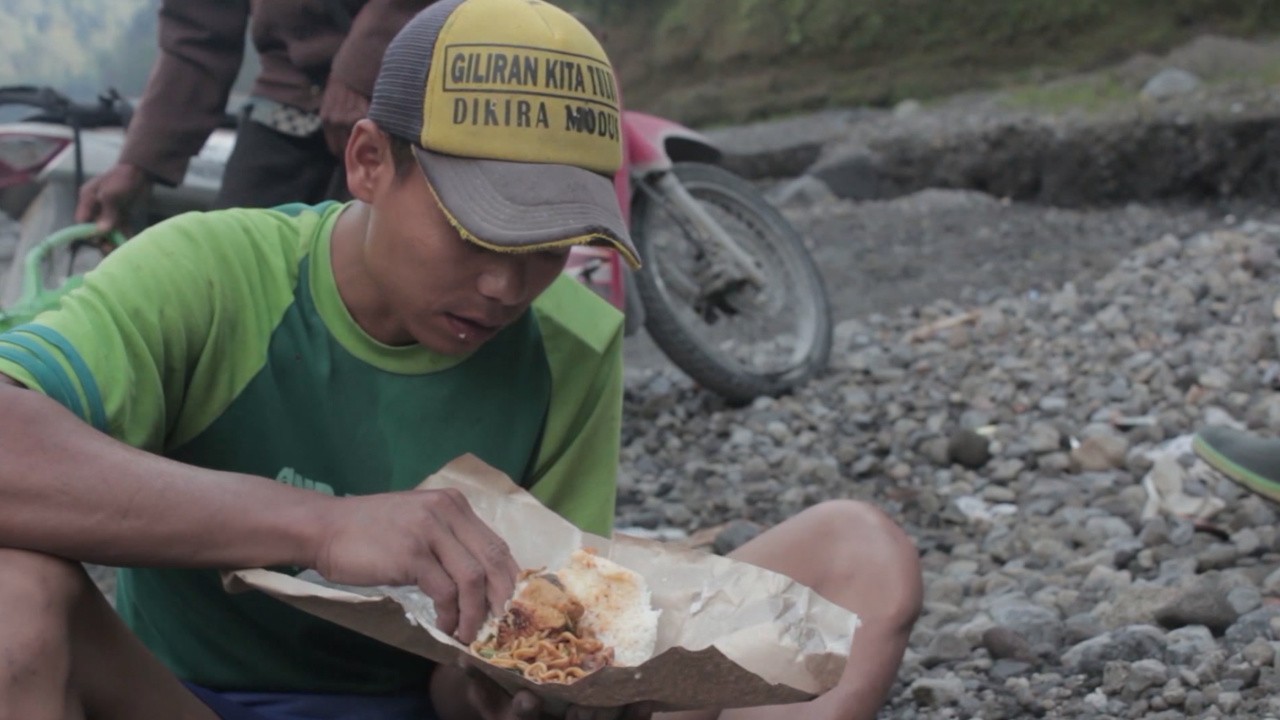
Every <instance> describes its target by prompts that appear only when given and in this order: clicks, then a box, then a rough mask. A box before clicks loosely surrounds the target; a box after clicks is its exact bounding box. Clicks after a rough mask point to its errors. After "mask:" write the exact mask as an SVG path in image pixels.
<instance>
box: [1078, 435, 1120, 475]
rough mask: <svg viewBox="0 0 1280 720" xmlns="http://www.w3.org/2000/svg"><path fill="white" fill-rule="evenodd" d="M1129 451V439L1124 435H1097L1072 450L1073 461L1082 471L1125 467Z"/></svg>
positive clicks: (1099, 470)
mask: <svg viewBox="0 0 1280 720" xmlns="http://www.w3.org/2000/svg"><path fill="white" fill-rule="evenodd" d="M1128 453H1129V441H1128V440H1127V439H1125V438H1124V437H1123V436H1120V435H1095V436H1093V437H1087V438H1085V439H1084V440H1081V441H1080V445H1079V446H1077V447H1075V448H1073V449H1072V450H1071V461H1072V463H1073V464H1074V465H1075V467H1076V468H1077V469H1079V470H1080V471H1082V472H1103V471H1105V470H1112V469H1115V468H1122V467H1124V464H1125V458H1126V456H1127V455H1128Z"/></svg>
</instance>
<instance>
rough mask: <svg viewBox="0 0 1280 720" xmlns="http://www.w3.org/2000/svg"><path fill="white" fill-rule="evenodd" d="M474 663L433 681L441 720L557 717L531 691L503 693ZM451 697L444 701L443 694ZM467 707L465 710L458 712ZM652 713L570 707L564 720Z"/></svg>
mask: <svg viewBox="0 0 1280 720" xmlns="http://www.w3.org/2000/svg"><path fill="white" fill-rule="evenodd" d="M476 662H480V661H478V660H475V659H470V658H469V659H466V660H464V661H463V664H462V665H460V666H456V667H449V666H445V665H441V666H439V667H437V668H436V670H435V672H434V673H432V677H431V698H432V702H433V703H434V704H435V706H436V709H437V711H439V712H440V715H441V717H444V718H453V717H457V716H459V715H460V714H465V715H466V716H468V717H479V718H480V720H548V719H550V718H554V717H557V716H554V715H550V714H548V713H545V712H543V706H542V701H541V700H540V699H539V698H538V696H537V695H535V694H533V693H532V692H530V691H528V690H519V691H517V692H516V693H515V694H514V695H512V694H509V693H508V692H507V691H506V690H503V689H502V687H501V686H499V685H498V684H497V683H495V682H494V681H492V680H490V679H489V678H488V677H486V676H485V675H484V673H482V672H480V671H479V670H478V669H476V668H475V667H474V663H476ZM446 693H447V694H449V695H450V696H451V697H442V695H443V694H446ZM460 705H465V707H466V710H465V711H463V710H459V706H460ZM652 714H653V713H652V710H651V709H650V708H649V707H648V706H647V705H629V706H627V707H619V708H591V707H584V706H581V705H574V706H570V707H569V709H568V710H567V711H566V712H565V714H564V715H563V716H560V717H563V718H564V720H648V718H649V717H650V716H651V715H652Z"/></svg>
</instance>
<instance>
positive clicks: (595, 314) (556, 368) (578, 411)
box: [530, 278, 623, 537]
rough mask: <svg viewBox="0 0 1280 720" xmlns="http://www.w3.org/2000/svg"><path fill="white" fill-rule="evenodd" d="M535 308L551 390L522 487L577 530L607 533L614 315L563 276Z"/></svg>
mask: <svg viewBox="0 0 1280 720" xmlns="http://www.w3.org/2000/svg"><path fill="white" fill-rule="evenodd" d="M587 296H590V297H587ZM538 309H539V310H541V311H543V312H542V313H541V314H540V318H539V319H540V325H541V327H542V331H543V340H544V342H545V343H546V345H547V355H548V360H549V363H550V365H551V382H552V395H551V407H550V410H549V411H548V415H547V421H546V427H545V430H544V433H543V442H542V447H541V450H540V452H539V456H538V460H537V464H536V466H535V470H534V474H533V483H532V485H531V488H530V491H531V492H532V493H533V495H534V496H535V497H537V498H538V499H539V500H540V501H542V503H543V504H544V505H546V506H547V507H549V508H551V509H553V510H555V511H556V512H558V513H560V515H562V516H563V517H565V518H566V519H567V520H569V521H570V522H572V523H574V524H575V525H577V526H578V527H579V528H580V529H582V530H585V531H587V532H591V533H595V534H597V535H602V536H605V537H608V536H609V535H610V534H612V532H613V514H614V506H615V504H616V502H617V479H618V462H619V455H620V454H621V443H622V438H621V433H622V339H623V338H622V316H621V314H620V313H618V312H617V311H616V310H614V309H613V308H612V307H610V306H609V305H608V304H607V303H605V302H604V301H602V300H600V298H598V297H595V296H594V295H593V294H592V293H591V291H590V290H588V289H586V288H584V287H582V286H581V285H579V284H578V283H576V282H574V281H573V280H570V279H568V278H562V279H560V280H558V281H557V282H556V284H555V285H553V286H552V288H551V289H549V290H548V292H547V293H545V294H544V296H543V297H542V298H540V299H539V303H538Z"/></svg>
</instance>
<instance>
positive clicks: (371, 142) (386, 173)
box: [343, 118, 396, 203]
mask: <svg viewBox="0 0 1280 720" xmlns="http://www.w3.org/2000/svg"><path fill="white" fill-rule="evenodd" d="M343 161H344V162H345V163H346V165H347V190H349V191H350V192H351V196H352V197H354V198H356V199H358V200H363V201H364V202H366V203H371V202H373V198H374V196H375V195H377V194H378V191H379V190H380V189H381V188H383V187H385V186H386V185H387V184H388V183H390V182H393V181H394V180H395V174H396V166H395V159H394V158H393V157H392V156H391V139H390V138H389V137H387V134H386V133H384V132H382V130H381V129H380V128H379V127H378V125H377V124H376V123H374V122H373V121H372V120H370V119H368V118H365V119H363V120H360V121H359V122H357V123H356V124H355V126H354V127H352V128H351V136H350V137H349V138H348V139H347V150H346V152H345V153H344V155H343Z"/></svg>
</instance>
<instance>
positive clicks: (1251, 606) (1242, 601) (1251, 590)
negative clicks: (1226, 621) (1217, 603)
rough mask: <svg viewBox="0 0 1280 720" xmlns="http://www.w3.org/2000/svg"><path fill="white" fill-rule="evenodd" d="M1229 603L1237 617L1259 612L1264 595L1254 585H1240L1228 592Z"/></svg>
mask: <svg viewBox="0 0 1280 720" xmlns="http://www.w3.org/2000/svg"><path fill="white" fill-rule="evenodd" d="M1227 602H1228V603H1230V605H1231V609H1232V610H1235V611H1236V614H1237V615H1244V614H1245V613H1248V612H1252V611H1254V610H1257V609H1258V608H1259V607H1260V606H1261V605H1262V593H1261V592H1258V588H1256V587H1253V586H1252V585H1240V586H1237V587H1233V588H1231V590H1229V591H1228V592H1227Z"/></svg>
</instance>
